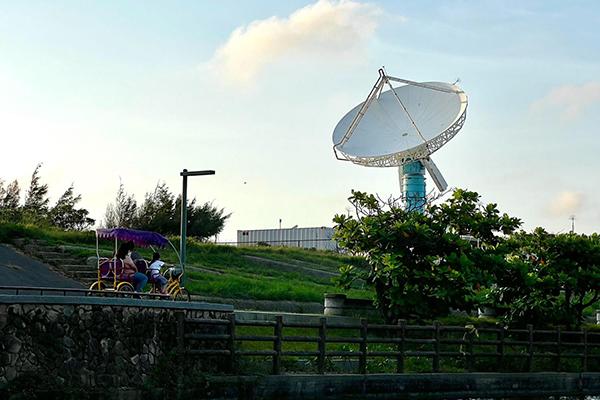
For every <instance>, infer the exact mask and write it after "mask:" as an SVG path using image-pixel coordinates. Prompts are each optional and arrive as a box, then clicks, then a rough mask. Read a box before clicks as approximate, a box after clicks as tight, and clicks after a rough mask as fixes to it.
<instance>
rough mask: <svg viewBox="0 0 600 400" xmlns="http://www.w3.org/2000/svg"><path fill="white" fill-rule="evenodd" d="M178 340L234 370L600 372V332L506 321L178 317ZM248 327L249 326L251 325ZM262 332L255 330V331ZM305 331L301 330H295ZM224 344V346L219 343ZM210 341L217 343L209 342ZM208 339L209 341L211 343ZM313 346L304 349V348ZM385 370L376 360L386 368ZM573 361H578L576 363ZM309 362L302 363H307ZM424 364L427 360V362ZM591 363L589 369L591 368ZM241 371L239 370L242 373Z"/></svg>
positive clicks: (185, 350) (183, 348)
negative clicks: (336, 367) (478, 324)
mask: <svg viewBox="0 0 600 400" xmlns="http://www.w3.org/2000/svg"><path fill="white" fill-rule="evenodd" d="M178 324H179V328H178V343H179V346H180V350H181V352H183V353H184V354H187V355H191V356H219V357H225V358H227V362H228V363H229V364H230V367H231V370H232V371H233V372H251V371H244V370H243V369H244V368H243V367H241V365H243V364H244V361H245V360H247V359H248V358H256V357H258V358H261V359H262V360H263V361H264V360H267V361H268V362H269V364H270V368H269V371H268V373H270V374H274V375H278V374H281V373H297V372H306V371H304V370H299V369H298V368H295V367H294V365H298V362H296V363H286V367H285V368H282V363H283V361H284V360H286V359H288V360H289V359H295V360H296V361H298V360H305V361H306V363H308V364H310V366H311V368H312V371H313V372H317V373H319V374H324V373H330V372H332V371H333V370H332V368H331V362H332V361H334V360H338V361H339V360H346V363H347V364H348V361H349V360H350V361H353V362H354V363H350V365H355V367H356V368H355V370H354V371H346V372H354V373H359V374H367V373H371V372H392V373H403V372H409V371H407V368H406V365H407V363H411V361H413V362H412V364H413V366H414V364H415V362H414V361H415V360H416V361H418V365H419V366H420V368H421V369H422V371H414V368H408V370H411V369H412V370H411V371H410V372H444V371H446V372H448V371H451V372H462V371H468V372H475V371H490V372H491V371H494V372H501V370H502V369H503V368H506V369H508V370H507V371H506V372H517V371H523V372H530V371H561V370H571V371H577V372H586V371H590V370H600V333H598V332H591V331H588V330H581V331H566V330H562V329H560V328H557V329H555V330H541V329H533V327H532V326H531V325H528V326H527V327H526V329H507V328H505V327H485V328H475V327H474V326H466V327H465V326H444V325H440V324H439V323H434V324H432V325H426V326H422V325H408V324H407V323H406V321H400V322H399V323H398V324H397V325H384V324H368V323H367V322H366V321H365V320H361V321H360V323H357V324H339V323H327V321H326V318H321V319H320V320H319V322H318V323H298V322H285V323H284V321H283V318H282V317H281V316H278V317H276V319H275V321H243V322H240V321H238V322H236V321H235V317H234V316H233V315H232V316H231V318H229V319H228V320H223V319H221V320H205V319H190V318H185V317H184V316H183V315H181V316H180V318H179V322H178ZM208 324H210V325H211V326H213V327H215V326H217V327H219V329H217V331H218V332H219V333H214V332H215V331H214V329H213V330H212V333H207V331H206V330H205V331H204V332H203V333H197V329H198V328H199V327H204V328H205V327H206V326H207V325H208ZM248 328H250V329H249V330H250V333H248V332H244V330H246V331H248ZM257 330H258V331H257ZM299 331H300V332H305V333H304V334H299V333H298V332H299ZM215 343H219V345H215ZM210 344H212V345H210ZM207 345H208V347H207ZM307 345H310V346H311V348H309V349H307V348H306V346H307ZM381 360H385V361H386V363H385V364H386V365H385V367H386V368H387V369H385V370H384V371H381V370H379V371H377V368H374V367H373V366H374V365H375V366H381V365H382V363H381ZM573 361H574V362H573ZM306 363H303V365H305V364H306ZM425 364H427V365H425ZM590 367H591V368H590ZM240 369H241V371H240Z"/></svg>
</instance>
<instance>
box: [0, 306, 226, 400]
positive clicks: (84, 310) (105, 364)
mask: <svg viewBox="0 0 600 400" xmlns="http://www.w3.org/2000/svg"><path fill="white" fill-rule="evenodd" d="M232 311H233V307H231V306H228V305H218V304H207V303H184V302H172V301H157V300H138V299H122V298H99V297H76V296H67V297H62V296H11V295H0V387H3V388H4V389H5V390H11V389H10V388H11V387H15V388H18V387H19V385H21V386H27V385H37V384H40V385H42V386H44V385H47V386H51V387H52V386H56V385H64V387H66V388H72V387H75V388H89V387H112V388H116V387H124V386H125V387H140V386H142V384H144V382H146V381H147V378H149V377H150V378H151V377H152V376H153V375H157V376H158V375H160V374H163V373H165V372H172V371H170V370H168V369H169V368H171V369H173V365H177V362H176V361H175V360H174V357H176V355H175V354H176V352H175V350H176V347H177V339H176V338H177V314H178V313H179V314H185V316H187V317H191V318H206V319H226V318H228V315H229V314H230V313H231V312H232ZM171 361H172V363H173V365H169V362H171ZM164 369H167V370H166V371H165V370H164ZM45 381H48V382H45ZM6 388H8V389H6ZM0 397H2V396H0Z"/></svg>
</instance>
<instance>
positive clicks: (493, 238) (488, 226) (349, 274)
mask: <svg viewBox="0 0 600 400" xmlns="http://www.w3.org/2000/svg"><path fill="white" fill-rule="evenodd" d="M479 198H480V197H479V195H478V194H477V193H475V192H469V191H465V190H456V191H454V192H453V194H452V196H451V198H450V199H449V200H447V201H446V202H444V203H443V204H441V205H429V206H428V207H427V208H426V210H425V211H424V212H423V213H419V212H416V211H406V210H404V209H403V208H402V207H401V206H400V205H399V204H397V203H396V202H393V201H388V202H384V201H381V200H380V199H378V198H376V197H375V196H374V195H369V194H366V193H362V192H355V191H353V192H352V196H351V197H350V198H349V200H350V203H351V204H352V205H353V206H354V208H355V210H356V218H355V217H353V216H346V215H343V214H340V215H336V216H335V218H334V222H335V223H336V227H335V228H336V232H335V236H334V238H335V239H336V240H337V241H338V243H339V245H340V246H341V247H342V248H345V249H347V250H349V251H350V252H352V253H354V254H357V255H362V256H364V257H365V259H366V260H367V262H368V266H367V267H366V268H363V269H361V268H359V267H356V266H345V267H343V268H342V271H341V272H342V274H341V277H340V283H341V284H342V285H344V286H349V285H350V284H351V283H352V281H354V280H356V279H364V280H365V281H366V282H367V283H368V284H370V285H371V286H373V288H374V289H375V293H376V304H377V306H378V307H379V309H380V310H381V311H382V312H383V314H384V315H385V317H386V319H387V320H388V321H395V320H397V319H398V318H419V319H425V318H434V317H439V316H443V315H447V314H448V312H449V310H450V308H455V309H461V310H464V311H470V310H472V309H474V308H475V307H476V306H477V304H478V294H479V291H480V290H481V288H482V287H484V286H486V285H490V284H491V282H492V281H493V276H494V273H495V271H496V270H497V269H499V268H502V267H503V265H504V264H505V262H506V261H505V259H504V257H503V255H504V253H503V243H504V237H503V236H502V235H503V234H510V233H512V232H513V231H514V230H515V229H517V228H518V227H519V225H520V224H521V221H520V220H519V219H517V218H511V217H509V216H508V215H506V214H500V212H499V211H498V209H497V206H496V205H495V204H488V205H486V206H482V205H480V203H479Z"/></svg>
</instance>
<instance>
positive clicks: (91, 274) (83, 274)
mask: <svg viewBox="0 0 600 400" xmlns="http://www.w3.org/2000/svg"><path fill="white" fill-rule="evenodd" d="M67 274H68V275H71V276H72V277H73V278H75V279H77V280H87V279H92V280H93V279H95V278H98V273H97V272H95V271H68V272H67Z"/></svg>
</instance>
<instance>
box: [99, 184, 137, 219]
mask: <svg viewBox="0 0 600 400" xmlns="http://www.w3.org/2000/svg"><path fill="white" fill-rule="evenodd" d="M103 225H104V226H105V227H107V228H115V227H123V228H134V227H135V226H136V225H137V202H136V201H135V198H134V197H133V196H132V195H131V196H130V195H128V194H127V192H126V191H125V185H123V182H120V183H119V190H118V191H117V197H116V198H115V202H114V203H113V204H109V205H108V206H107V207H106V212H105V213H104V223H103Z"/></svg>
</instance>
